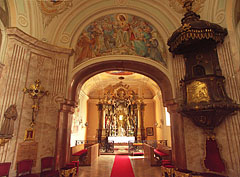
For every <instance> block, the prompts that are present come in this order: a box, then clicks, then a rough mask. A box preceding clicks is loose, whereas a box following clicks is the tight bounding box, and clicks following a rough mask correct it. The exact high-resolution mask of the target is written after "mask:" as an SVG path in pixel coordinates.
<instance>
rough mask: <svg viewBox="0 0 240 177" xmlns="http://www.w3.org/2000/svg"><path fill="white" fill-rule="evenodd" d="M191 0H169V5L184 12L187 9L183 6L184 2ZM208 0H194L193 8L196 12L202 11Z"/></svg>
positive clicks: (177, 10) (179, 11)
mask: <svg viewBox="0 0 240 177" xmlns="http://www.w3.org/2000/svg"><path fill="white" fill-rule="evenodd" d="M187 1H189V0H169V6H170V7H171V8H173V9H174V10H175V11H176V12H178V13H181V14H184V13H186V9H184V8H182V7H183V6H184V4H185V3H186V2H187ZM205 1H206V0H192V2H193V3H192V10H193V11H194V12H198V13H199V12H201V11H202V10H203V4H204V3H205Z"/></svg>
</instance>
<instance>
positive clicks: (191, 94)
mask: <svg viewBox="0 0 240 177" xmlns="http://www.w3.org/2000/svg"><path fill="white" fill-rule="evenodd" d="M209 100H210V97H209V94H208V88H207V85H206V83H204V82H200V81H194V82H192V83H191V84H189V85H187V103H188V104H190V103H200V102H209Z"/></svg>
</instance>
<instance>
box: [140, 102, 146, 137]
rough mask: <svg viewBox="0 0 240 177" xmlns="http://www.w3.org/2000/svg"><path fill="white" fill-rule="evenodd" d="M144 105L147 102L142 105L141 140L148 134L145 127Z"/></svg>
mask: <svg viewBox="0 0 240 177" xmlns="http://www.w3.org/2000/svg"><path fill="white" fill-rule="evenodd" d="M144 107H145V104H143V103H142V104H141V106H140V120H141V126H140V127H141V140H145V139H146V136H145V127H144Z"/></svg>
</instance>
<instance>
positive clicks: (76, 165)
mask: <svg viewBox="0 0 240 177" xmlns="http://www.w3.org/2000/svg"><path fill="white" fill-rule="evenodd" d="M72 163H74V164H75V167H77V174H78V168H79V161H72Z"/></svg>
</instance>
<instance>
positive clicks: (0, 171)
mask: <svg viewBox="0 0 240 177" xmlns="http://www.w3.org/2000/svg"><path fill="white" fill-rule="evenodd" d="M10 166H11V162H6V163H0V176H8V174H9V169H10Z"/></svg>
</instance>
